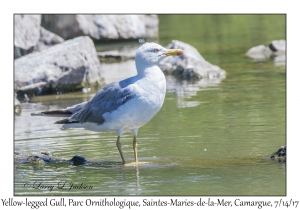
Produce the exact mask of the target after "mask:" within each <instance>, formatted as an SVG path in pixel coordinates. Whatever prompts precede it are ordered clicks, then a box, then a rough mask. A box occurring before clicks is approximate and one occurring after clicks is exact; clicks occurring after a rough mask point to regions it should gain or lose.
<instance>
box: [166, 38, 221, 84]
mask: <svg viewBox="0 0 300 210" xmlns="http://www.w3.org/2000/svg"><path fill="white" fill-rule="evenodd" d="M166 48H168V49H182V50H183V51H184V54H183V55H181V56H175V57H171V56H170V57H167V58H165V59H164V60H162V61H161V62H160V68H161V69H162V70H163V71H164V72H166V73H171V74H173V75H175V76H176V77H180V78H185V79H188V78H198V79H201V78H216V77H219V78H225V77H226V72H225V71H224V70H223V69H221V68H220V67H218V66H216V65H213V64H211V63H209V62H208V61H206V60H205V59H204V58H203V57H202V56H201V55H200V53H199V52H198V50H197V49H196V48H194V47H193V46H191V45H189V44H187V43H184V42H181V41H178V40H173V41H172V42H171V43H170V44H169V45H168V46H166Z"/></svg>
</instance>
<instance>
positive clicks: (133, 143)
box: [132, 136, 138, 163]
mask: <svg viewBox="0 0 300 210" xmlns="http://www.w3.org/2000/svg"><path fill="white" fill-rule="evenodd" d="M132 146H133V152H134V161H135V162H136V163H137V162H138V159H137V143H136V136H134V137H133V142H132Z"/></svg>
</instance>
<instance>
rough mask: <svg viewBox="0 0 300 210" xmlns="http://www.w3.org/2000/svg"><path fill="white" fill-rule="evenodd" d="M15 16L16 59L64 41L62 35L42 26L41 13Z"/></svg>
mask: <svg viewBox="0 0 300 210" xmlns="http://www.w3.org/2000/svg"><path fill="white" fill-rule="evenodd" d="M14 18H15V19H14V20H15V33H14V35H15V42H14V58H15V59H16V58H19V57H21V56H23V55H26V54H29V53H32V52H34V51H41V50H44V49H46V48H48V47H51V46H53V45H55V44H58V43H62V42H64V39H63V38H61V37H60V36H58V35H56V34H54V33H52V32H50V31H48V30H46V29H45V28H43V27H41V15H15V17H14Z"/></svg>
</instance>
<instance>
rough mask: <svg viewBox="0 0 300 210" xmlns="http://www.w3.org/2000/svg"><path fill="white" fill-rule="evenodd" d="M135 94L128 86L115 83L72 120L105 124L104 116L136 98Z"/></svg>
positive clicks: (98, 94)
mask: <svg viewBox="0 0 300 210" xmlns="http://www.w3.org/2000/svg"><path fill="white" fill-rule="evenodd" d="M134 97H135V94H134V93H132V92H131V91H130V89H129V88H128V86H125V87H121V86H120V83H119V82H113V83H110V84H108V85H106V86H105V87H104V88H103V89H101V90H100V91H99V92H98V93H97V94H96V95H95V97H94V98H93V99H92V100H90V101H89V102H88V103H86V104H84V106H83V107H82V108H81V109H80V110H79V111H78V112H76V113H74V114H73V115H72V116H71V117H70V118H68V121H67V122H69V123H72V122H79V123H84V122H93V123H98V124H102V123H103V122H104V118H103V114H104V113H106V112H112V111H114V110H116V109H118V108H119V107H120V106H121V105H123V104H125V103H126V102H127V101H129V100H130V99H132V98H134Z"/></svg>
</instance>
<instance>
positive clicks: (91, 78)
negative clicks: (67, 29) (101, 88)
mask: <svg viewBox="0 0 300 210" xmlns="http://www.w3.org/2000/svg"><path fill="white" fill-rule="evenodd" d="M99 69H100V61H99V59H98V57H97V52H96V49H95V46H94V43H93V41H92V40H91V39H90V38H89V37H78V38H75V39H72V40H68V41H66V42H63V43H61V44H57V45H55V46H53V47H50V48H48V49H46V50H43V51H42V52H35V53H32V54H29V55H26V56H23V57H21V58H18V59H16V60H15V82H14V83H15V84H14V85H15V90H16V91H19V92H23V93H27V94H29V95H33V94H34V95H39V94H45V93H57V92H64V91H70V90H75V89H81V88H82V87H83V86H84V85H91V84H98V85H99V84H100V85H102V77H101V75H100V73H99Z"/></svg>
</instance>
